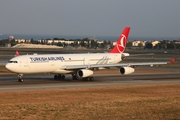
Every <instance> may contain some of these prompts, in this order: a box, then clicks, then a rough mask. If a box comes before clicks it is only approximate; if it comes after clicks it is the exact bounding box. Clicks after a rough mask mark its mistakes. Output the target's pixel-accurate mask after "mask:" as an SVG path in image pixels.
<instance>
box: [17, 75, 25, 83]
mask: <svg viewBox="0 0 180 120" xmlns="http://www.w3.org/2000/svg"><path fill="white" fill-rule="evenodd" d="M18 77H19V78H18V82H23V81H24V80H23V78H22V77H23V74H19V75H18Z"/></svg>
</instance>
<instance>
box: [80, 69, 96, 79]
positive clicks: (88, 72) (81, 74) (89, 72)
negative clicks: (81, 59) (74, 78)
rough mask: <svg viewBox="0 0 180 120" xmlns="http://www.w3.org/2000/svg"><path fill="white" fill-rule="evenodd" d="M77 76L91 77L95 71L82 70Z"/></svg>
mask: <svg viewBox="0 0 180 120" xmlns="http://www.w3.org/2000/svg"><path fill="white" fill-rule="evenodd" d="M77 75H78V76H79V77H82V78H84V77H89V76H91V75H93V71H92V70H87V69H81V70H79V71H78V72H77Z"/></svg>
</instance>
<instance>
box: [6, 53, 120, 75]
mask: <svg viewBox="0 0 180 120" xmlns="http://www.w3.org/2000/svg"><path fill="white" fill-rule="evenodd" d="M121 58H122V54H120V53H111V54H109V53H86V54H41V55H21V56H17V57H14V58H12V59H11V60H10V61H9V62H8V63H7V64H6V68H7V69H8V70H10V71H11V72H14V73H18V74H35V73H53V74H67V73H73V72H74V71H75V69H72V70H66V69H65V67H66V66H81V65H87V66H88V65H93V64H115V63H118V62H120V61H121Z"/></svg>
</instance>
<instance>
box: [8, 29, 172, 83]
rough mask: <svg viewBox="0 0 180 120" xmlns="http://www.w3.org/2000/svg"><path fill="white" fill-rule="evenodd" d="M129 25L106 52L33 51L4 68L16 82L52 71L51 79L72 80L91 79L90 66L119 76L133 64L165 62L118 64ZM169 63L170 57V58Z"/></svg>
mask: <svg viewBox="0 0 180 120" xmlns="http://www.w3.org/2000/svg"><path fill="white" fill-rule="evenodd" d="M129 32H130V27H125V28H124V30H123V32H122V34H121V35H120V37H119V38H118V40H117V43H116V45H115V46H114V47H113V48H112V49H111V50H110V52H108V53H81V54H34V55H20V54H19V52H18V51H16V55H15V57H13V58H12V59H10V60H9V61H8V63H7V64H6V65H5V67H6V68H7V69H8V70H9V71H11V72H13V73H16V74H18V81H19V82H23V74H41V73H50V74H55V75H54V79H60V80H64V79H65V75H66V74H71V75H72V79H73V80H77V79H84V80H89V81H92V80H94V78H93V70H94V69H99V70H100V69H106V68H110V67H117V68H119V71H120V73H121V74H122V75H127V74H131V73H133V72H135V69H134V66H139V65H150V66H152V65H161V64H168V63H169V62H141V63H120V62H121V61H122V60H123V59H124V58H125V57H127V56H129V53H124V50H125V47H126V42H127V40H128V35H129ZM171 62H173V60H171Z"/></svg>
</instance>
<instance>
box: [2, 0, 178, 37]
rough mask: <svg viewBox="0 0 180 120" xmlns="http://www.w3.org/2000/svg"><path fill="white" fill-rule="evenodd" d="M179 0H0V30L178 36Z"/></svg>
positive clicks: (32, 32)
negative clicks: (128, 27)
mask: <svg viewBox="0 0 180 120" xmlns="http://www.w3.org/2000/svg"><path fill="white" fill-rule="evenodd" d="M179 5H180V0H0V33H4V34H47V35H92V36H94V35H99V36H119V34H120V33H121V32H122V30H123V29H124V27H125V26H130V27H131V33H130V36H133V37H152V36H153V37H176V38H178V39H179V38H180V7H179Z"/></svg>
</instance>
